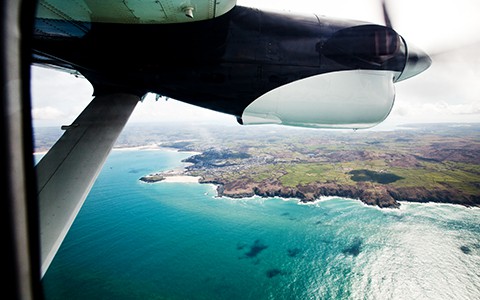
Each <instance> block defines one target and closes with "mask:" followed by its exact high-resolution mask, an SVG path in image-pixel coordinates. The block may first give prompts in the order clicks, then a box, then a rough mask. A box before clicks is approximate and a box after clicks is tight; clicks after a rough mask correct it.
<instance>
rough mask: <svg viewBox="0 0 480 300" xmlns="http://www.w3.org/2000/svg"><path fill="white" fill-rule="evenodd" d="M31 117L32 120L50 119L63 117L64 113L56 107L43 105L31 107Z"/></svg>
mask: <svg viewBox="0 0 480 300" xmlns="http://www.w3.org/2000/svg"><path fill="white" fill-rule="evenodd" d="M32 117H33V119H34V120H42V121H45V120H48V121H51V120H56V119H60V118H65V117H66V114H65V113H64V112H63V111H61V110H59V109H58V108H55V107H51V106H45V107H37V108H34V109H32Z"/></svg>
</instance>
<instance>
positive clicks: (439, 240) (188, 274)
mask: <svg viewBox="0 0 480 300" xmlns="http://www.w3.org/2000/svg"><path fill="white" fill-rule="evenodd" d="M187 156H188V154H186V153H177V152H168V151H152V150H149V151H148V150H128V151H127V150H122V151H113V152H112V154H111V155H110V157H109V159H108V161H107V163H106V165H105V167H104V169H103V171H102V173H101V174H100V176H99V178H98V180H97V182H96V183H95V185H94V187H93V189H92V191H91V193H90V195H89V197H88V198H87V200H86V202H85V205H84V206H83V208H82V209H81V211H80V213H79V215H78V217H77V219H76V220H75V222H74V224H73V226H72V228H71V230H70V232H69V233H68V235H67V237H66V239H65V241H64V243H63V244H62V246H61V248H60V250H59V252H58V254H57V256H56V257H55V259H54V260H53V262H52V265H51V267H50V269H49V270H48V272H47V273H46V275H45V277H44V279H43V284H44V289H45V295H46V298H47V299H229V300H234V299H479V298H480V209H469V208H464V207H460V206H453V205H435V204H408V203H404V204H403V205H402V208H401V209H399V210H393V209H384V210H380V209H377V208H373V207H367V206H365V205H363V204H362V203H361V202H359V201H353V200H345V199H335V198H331V199H326V200H322V201H319V202H317V203H314V204H310V205H300V204H298V203H297V201H295V200H290V201H287V200H282V199H275V198H271V199H262V198H252V199H242V200H233V199H227V198H216V197H215V190H214V187H213V186H212V185H200V184H195V183H166V182H162V183H156V184H146V183H142V182H140V181H139V180H138V178H139V177H141V176H143V175H145V174H148V173H151V172H155V171H159V170H166V169H172V168H176V167H179V166H181V163H180V160H181V159H183V158H185V157H187Z"/></svg>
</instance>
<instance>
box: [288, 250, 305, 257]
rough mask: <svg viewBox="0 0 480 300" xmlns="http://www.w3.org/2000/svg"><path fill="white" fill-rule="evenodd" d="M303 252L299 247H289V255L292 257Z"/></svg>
mask: <svg viewBox="0 0 480 300" xmlns="http://www.w3.org/2000/svg"><path fill="white" fill-rule="evenodd" d="M301 252H302V250H301V249H299V248H293V249H287V255H288V256H290V257H297V255H299V254H300V253H301Z"/></svg>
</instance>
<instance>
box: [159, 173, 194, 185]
mask: <svg viewBox="0 0 480 300" xmlns="http://www.w3.org/2000/svg"><path fill="white" fill-rule="evenodd" d="M199 179H200V177H199V176H186V175H173V176H165V179H164V180H162V182H180V183H198V180H199Z"/></svg>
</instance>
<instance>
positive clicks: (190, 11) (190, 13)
mask: <svg viewBox="0 0 480 300" xmlns="http://www.w3.org/2000/svg"><path fill="white" fill-rule="evenodd" d="M193 10H194V8H193V7H192V6H186V7H184V8H183V12H184V13H185V16H187V17H188V18H190V19H193Z"/></svg>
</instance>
